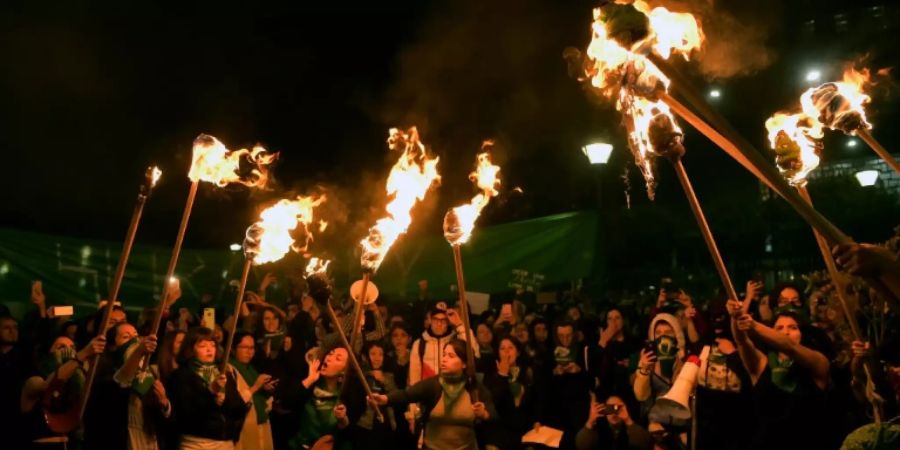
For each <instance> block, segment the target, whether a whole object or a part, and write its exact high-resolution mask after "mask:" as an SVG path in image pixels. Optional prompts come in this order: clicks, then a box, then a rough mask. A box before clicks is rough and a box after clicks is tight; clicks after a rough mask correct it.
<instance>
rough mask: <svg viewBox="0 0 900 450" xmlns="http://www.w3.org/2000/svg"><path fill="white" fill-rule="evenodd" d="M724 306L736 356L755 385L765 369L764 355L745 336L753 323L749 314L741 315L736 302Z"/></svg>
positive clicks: (738, 304)
mask: <svg viewBox="0 0 900 450" xmlns="http://www.w3.org/2000/svg"><path fill="white" fill-rule="evenodd" d="M726 306H727V308H728V313H729V314H731V333H732V335H734V343H735V345H736V346H737V350H738V355H740V357H741V362H743V363H744V368H746V369H747V373H749V374H750V380H751V381H752V382H753V384H754V385H755V384H756V382H757V381H759V377H761V376H762V374H763V371H765V369H766V355H765V354H764V353H763V352H761V351H759V349H757V348H756V346H755V345H753V341H751V340H750V337H749V336H748V335H747V330H748V329H749V327H750V326H751V323H755V322H754V321H753V317H752V316H750V314H744V313H743V311H742V305H741V304H740V303H739V302H738V301H737V300H728V303H727V305H726Z"/></svg>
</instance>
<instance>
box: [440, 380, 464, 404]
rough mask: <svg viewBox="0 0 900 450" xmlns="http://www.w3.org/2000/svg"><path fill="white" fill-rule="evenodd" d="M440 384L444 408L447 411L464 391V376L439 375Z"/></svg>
mask: <svg viewBox="0 0 900 450" xmlns="http://www.w3.org/2000/svg"><path fill="white" fill-rule="evenodd" d="M440 382H441V389H443V390H444V406H445V407H446V408H447V409H448V410H449V409H450V407H451V406H452V405H453V404H454V403H456V400H458V399H459V394H461V393H462V392H463V391H465V390H466V376H465V375H464V374H459V375H455V376H453V375H445V374H441V376H440Z"/></svg>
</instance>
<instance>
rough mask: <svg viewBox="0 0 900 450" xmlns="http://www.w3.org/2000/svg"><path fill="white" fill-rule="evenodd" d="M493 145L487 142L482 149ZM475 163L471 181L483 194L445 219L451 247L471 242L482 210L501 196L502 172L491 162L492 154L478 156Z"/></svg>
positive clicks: (479, 194)
mask: <svg viewBox="0 0 900 450" xmlns="http://www.w3.org/2000/svg"><path fill="white" fill-rule="evenodd" d="M492 145H494V143H493V142H491V141H485V142H484V143H483V144H482V146H481V149H482V150H485V149H486V148H489V147H491V146H492ZM475 161H476V163H475V171H474V172H472V173H470V174H469V180H471V181H473V182H474V183H475V185H476V186H478V189H481V192H479V193H478V194H477V195H475V197H473V198H472V201H471V202H469V203H468V204H465V205H462V206H457V207H456V208H453V209H452V210H451V211H450V212H449V213H448V215H447V217H445V218H444V237H445V238H447V241H448V242H450V245H460V244H465V243H466V242H468V241H469V238H470V237H472V230H473V229H474V228H475V221H476V220H478V216H480V215H481V210H483V209H484V207H485V206H487V204H488V203H489V202H490V201H491V197H496V196H497V195H498V194H499V192H497V186H499V185H500V179H498V178H497V174H498V173H499V172H500V166H495V165H494V164H493V163H492V162H491V154H490V153H487V152H484V153H480V154H478V156H476V158H475Z"/></svg>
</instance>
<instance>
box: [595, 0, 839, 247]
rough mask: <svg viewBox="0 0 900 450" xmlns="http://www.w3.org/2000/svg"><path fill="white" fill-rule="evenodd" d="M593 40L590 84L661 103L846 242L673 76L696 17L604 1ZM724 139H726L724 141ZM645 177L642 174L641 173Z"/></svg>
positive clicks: (695, 38)
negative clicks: (673, 59)
mask: <svg viewBox="0 0 900 450" xmlns="http://www.w3.org/2000/svg"><path fill="white" fill-rule="evenodd" d="M592 30H593V38H592V40H591V44H590V46H589V47H588V49H587V56H588V61H587V62H588V66H587V68H586V75H587V77H588V78H589V79H590V82H591V84H592V85H593V86H594V87H595V88H597V89H599V90H601V91H602V92H603V93H605V94H606V95H609V96H613V95H616V94H618V95H622V93H623V92H624V93H628V91H630V92H632V93H634V94H639V95H642V96H645V97H647V98H650V99H653V100H659V101H661V102H662V103H665V104H666V105H667V106H668V107H669V108H670V109H671V111H672V112H674V113H675V114H678V115H679V116H681V117H682V118H683V119H684V120H685V121H687V122H688V123H690V124H691V125H692V126H694V128H696V129H697V130H698V131H700V132H701V133H702V134H704V135H705V136H706V137H707V138H709V139H710V140H712V141H713V142H714V143H715V144H716V145H717V146H719V147H721V148H722V149H723V150H725V152H726V153H728V154H729V155H730V156H731V157H732V158H734V159H735V160H737V161H738V162H739V163H740V164H741V165H743V166H744V167H745V168H746V169H747V170H749V171H750V172H751V173H753V174H754V175H755V176H756V177H757V178H759V179H760V180H761V181H762V182H763V183H765V184H766V185H767V186H768V187H770V188H771V189H772V190H774V191H775V192H776V193H778V195H780V196H781V197H783V198H784V199H785V200H786V201H787V202H788V203H789V204H790V205H791V206H792V207H793V208H794V209H795V210H796V211H797V213H798V214H800V215H801V216H802V217H803V218H804V219H805V220H806V221H807V222H808V223H809V224H810V225H812V226H813V227H814V228H816V229H817V230H819V231H820V232H821V233H822V235H824V236H825V237H826V238H828V240H829V241H831V242H833V243H835V244H847V243H851V242H852V240H851V239H850V238H849V237H848V236H847V235H846V234H844V233H843V232H842V231H841V230H840V229H838V228H837V227H836V226H835V225H834V224H832V223H831V222H829V221H828V219H826V218H825V217H824V216H822V215H821V214H820V213H819V212H818V211H816V210H815V209H814V208H813V207H812V206H810V205H809V203H808V202H806V201H804V200H803V198H802V197H801V196H800V194H798V193H797V191H796V190H794V189H792V188H791V187H790V186H789V185H788V183H787V182H785V180H784V179H783V178H782V177H781V176H780V175H779V173H778V172H777V171H776V170H775V168H774V167H772V165H771V164H770V163H769V162H768V161H766V160H765V158H764V157H763V155H762V154H761V153H759V152H757V151H756V150H755V149H754V148H753V147H752V145H750V144H749V143H747V141H746V140H744V139H741V138H740V137H739V135H738V134H737V133H736V132H735V131H734V130H733V128H732V127H730V125H729V124H728V123H727V122H726V121H725V120H724V119H722V118H721V116H719V115H718V114H716V113H715V112H714V111H713V110H712V108H710V107H709V106H708V104H706V102H705V101H704V100H703V98H702V97H701V96H699V95H697V94H696V92H695V90H693V89H692V88H691V86H690V84H689V83H687V82H686V81H685V80H684V79H683V78H681V77H676V75H678V74H677V71H675V70H674V68H672V66H671V65H669V64H668V61H667V59H668V58H669V57H670V56H671V55H672V54H673V53H677V54H680V55H682V56H684V57H685V58H686V59H687V57H688V55H689V53H690V52H691V51H692V50H694V49H698V48H699V47H700V45H701V43H702V40H703V33H702V30H701V29H700V26H699V24H698V23H697V21H696V19H695V18H694V17H693V16H692V15H690V14H686V13H674V12H671V11H668V10H667V9H666V8H663V7H657V8H653V9H650V7H649V6H648V5H647V3H646V2H644V1H641V0H639V1H636V2H634V3H633V4H630V5H620V4H611V3H608V4H606V5H605V6H603V7H602V8H597V9H595V10H594V22H593V24H592ZM670 78H675V80H676V81H677V89H678V91H679V92H681V93H682V95H684V96H685V97H686V98H688V100H689V101H691V103H692V104H694V106H695V107H697V108H698V109H699V110H700V111H701V113H702V114H703V115H704V117H705V118H706V120H708V121H710V122H712V123H713V125H714V126H712V125H710V124H709V123H707V122H706V121H704V120H703V119H701V118H700V117H699V116H697V115H696V114H694V113H693V112H692V111H691V110H689V109H688V108H687V107H685V106H684V105H683V104H681V103H680V102H679V101H677V100H675V98H673V97H672V96H671V95H670V94H669V93H668V87H669V84H670V83H671V81H670ZM726 135H727V136H728V137H726ZM645 175H646V173H645Z"/></svg>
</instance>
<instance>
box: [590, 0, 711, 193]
mask: <svg viewBox="0 0 900 450" xmlns="http://www.w3.org/2000/svg"><path fill="white" fill-rule="evenodd" d="M610 7H611V8H619V9H615V10H611V11H612V12H611V13H609V14H607V10H604V9H603V8H595V9H594V21H593V23H592V24H591V30H592V39H591V43H590V45H589V46H588V48H587V57H588V61H587V68H586V75H587V77H588V79H589V80H590V82H591V85H592V86H594V87H595V88H597V89H598V90H599V91H600V92H601V93H603V94H604V95H606V96H608V97H613V96H615V98H616V109H617V110H618V111H620V112H622V113H623V114H624V115H625V124H626V128H627V130H628V134H629V136H628V142H629V147H630V149H631V153H632V155H634V160H635V165H637V166H638V167H639V168H640V170H641V173H642V174H643V175H644V180H645V181H646V183H647V192H648V195H649V196H650V197H651V198H653V196H654V187H655V183H656V182H655V179H654V175H653V164H652V157H653V156H655V155H657V154H659V153H660V152H659V151H657V150H658V149H655V148H654V143H653V142H652V139H651V136H652V135H653V133H655V132H658V131H660V129H661V128H662V127H663V126H665V130H664V131H665V133H664V134H666V135H667V136H676V135H677V136H678V137H679V142H680V136H681V130H680V129H679V128H678V125H677V124H676V123H675V120H674V117H672V113H671V112H670V110H669V107H668V106H667V105H666V104H664V103H663V102H661V101H657V100H656V99H655V97H656V93H657V92H659V91H660V90H662V91H668V86H669V79H668V78H666V76H665V75H663V73H662V72H661V71H660V70H659V68H658V67H656V66H655V65H654V64H653V63H652V62H651V61H650V60H649V59H648V58H647V57H646V56H645V52H646V51H648V49H650V48H652V49H653V50H654V51H655V52H656V53H657V54H659V56H661V57H662V58H664V59H668V58H669V57H670V56H671V55H672V54H673V53H675V54H680V55H682V56H683V57H684V58H685V59H688V55H689V54H690V52H691V51H693V50H695V49H699V48H700V47H701V46H702V44H703V39H704V36H703V31H702V29H701V27H700V24H699V23H698V22H697V20H696V18H694V16H692V15H691V14H687V13H675V12H672V11H669V10H668V9H666V8H663V7H657V8H653V9H651V8H650V7H649V5H648V4H647V2H645V1H642V0H638V1H636V2H634V3H633V7H634V9H635V10H637V12H634V11H629V10H623V9H622V8H626V9H627V8H628V7H627V6H624V5H611V6H610ZM623 11H624V14H623ZM638 13H639V14H643V16H644V17H645V18H646V22H647V23H646V25H647V30H646V33H645V35H643V36H642V34H644V33H642V31H641V30H640V28H641V27H640V26H634V27H632V28H634V29H631V30H628V32H627V33H623V32H622V30H619V33H620V34H623V35H624V36H625V37H629V38H630V37H635V35H636V37H637V38H638V39H637V40H636V41H634V42H630V41H628V40H627V39H625V41H626V42H624V43H623V42H621V41H622V40H623V36H617V37H616V38H614V37H613V36H611V34H610V33H611V32H610V29H611V27H615V26H616V23H614V22H615V21H616V20H622V19H621V18H622V17H623V15H628V14H631V19H632V20H634V15H636V14H638ZM607 15H609V17H607ZM632 25H634V24H632ZM654 127H656V129H655V130H654Z"/></svg>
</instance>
